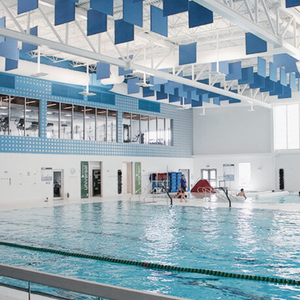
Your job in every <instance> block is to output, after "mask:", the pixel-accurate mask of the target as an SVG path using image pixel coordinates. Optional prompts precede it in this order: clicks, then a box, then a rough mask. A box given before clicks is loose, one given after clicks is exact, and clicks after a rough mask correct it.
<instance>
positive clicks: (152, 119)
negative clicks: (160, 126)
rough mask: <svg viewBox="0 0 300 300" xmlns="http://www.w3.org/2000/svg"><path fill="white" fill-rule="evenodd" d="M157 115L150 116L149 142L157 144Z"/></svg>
mask: <svg viewBox="0 0 300 300" xmlns="http://www.w3.org/2000/svg"><path fill="white" fill-rule="evenodd" d="M156 143H157V139H156V117H151V116H150V117H149V144H156Z"/></svg>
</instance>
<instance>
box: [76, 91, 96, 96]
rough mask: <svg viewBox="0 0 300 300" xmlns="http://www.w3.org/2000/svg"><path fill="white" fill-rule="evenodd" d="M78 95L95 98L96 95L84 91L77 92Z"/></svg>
mask: <svg viewBox="0 0 300 300" xmlns="http://www.w3.org/2000/svg"><path fill="white" fill-rule="evenodd" d="M78 94H81V95H83V96H95V95H96V94H95V93H89V92H86V91H82V92H79V93H78Z"/></svg>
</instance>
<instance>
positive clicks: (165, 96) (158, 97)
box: [156, 85, 168, 100]
mask: <svg viewBox="0 0 300 300" xmlns="http://www.w3.org/2000/svg"><path fill="white" fill-rule="evenodd" d="M163 99H168V94H166V93H165V87H164V85H161V91H157V92H156V100H163Z"/></svg>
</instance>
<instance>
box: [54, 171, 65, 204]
mask: <svg viewBox="0 0 300 300" xmlns="http://www.w3.org/2000/svg"><path fill="white" fill-rule="evenodd" d="M62 173H63V171H62V170H53V199H55V200H60V199H63V189H62Z"/></svg>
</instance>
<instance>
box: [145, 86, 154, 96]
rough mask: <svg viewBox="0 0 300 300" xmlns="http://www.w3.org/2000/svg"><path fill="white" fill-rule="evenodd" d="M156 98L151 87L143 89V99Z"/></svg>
mask: <svg viewBox="0 0 300 300" xmlns="http://www.w3.org/2000/svg"><path fill="white" fill-rule="evenodd" d="M151 96H154V91H152V90H150V88H149V87H143V97H144V98H145V97H151Z"/></svg>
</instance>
